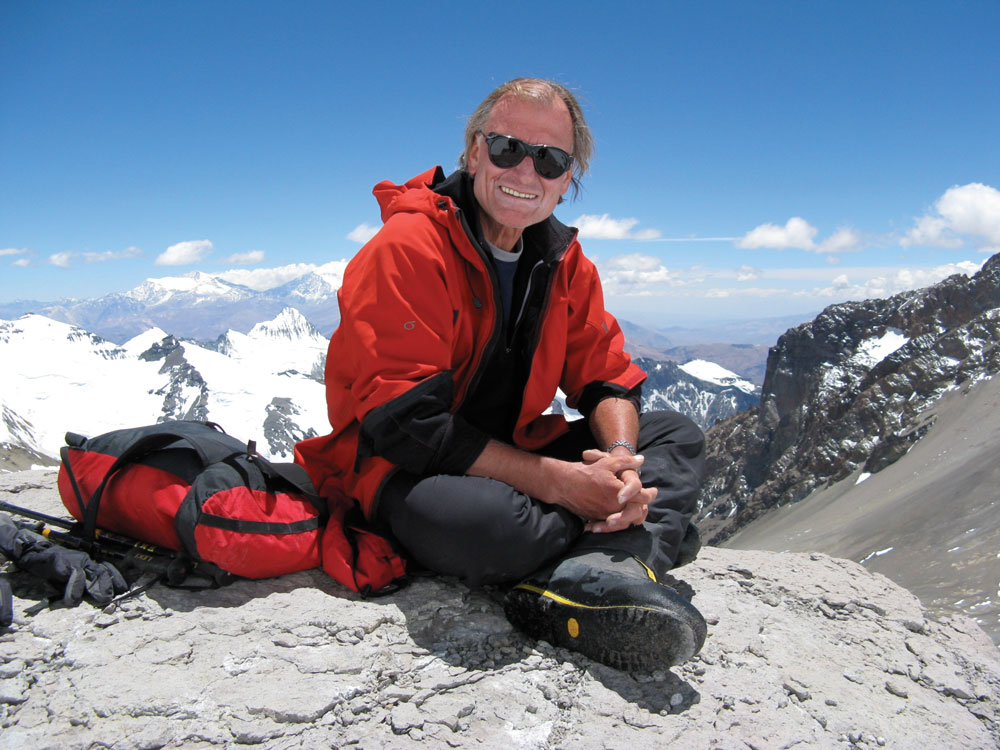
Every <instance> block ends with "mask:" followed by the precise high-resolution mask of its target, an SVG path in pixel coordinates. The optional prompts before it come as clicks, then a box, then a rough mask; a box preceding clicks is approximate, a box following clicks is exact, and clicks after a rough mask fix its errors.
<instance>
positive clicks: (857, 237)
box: [817, 227, 861, 253]
mask: <svg viewBox="0 0 1000 750" xmlns="http://www.w3.org/2000/svg"><path fill="white" fill-rule="evenodd" d="M860 249H861V234H860V233H859V232H858V231H857V230H856V229H852V228H851V227H840V229H838V230H837V231H836V232H834V233H833V234H831V235H830V236H829V237H827V238H826V239H825V240H823V241H822V242H821V243H819V247H818V248H817V252H820V253H851V252H854V251H855V250H860Z"/></svg>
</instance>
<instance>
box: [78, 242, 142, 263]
mask: <svg viewBox="0 0 1000 750" xmlns="http://www.w3.org/2000/svg"><path fill="white" fill-rule="evenodd" d="M139 255H142V250H140V249H139V248H137V247H136V246H135V245H132V246H131V247H127V248H125V249H124V250H105V251H104V252H102V253H92V252H84V253H80V257H81V258H83V261H84V263H104V262H105V261H109V260H120V259H122V258H135V257H138V256H139Z"/></svg>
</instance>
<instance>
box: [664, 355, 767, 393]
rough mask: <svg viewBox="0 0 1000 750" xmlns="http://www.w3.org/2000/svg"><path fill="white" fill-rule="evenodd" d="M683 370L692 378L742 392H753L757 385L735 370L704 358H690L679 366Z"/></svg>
mask: <svg viewBox="0 0 1000 750" xmlns="http://www.w3.org/2000/svg"><path fill="white" fill-rule="evenodd" d="M680 369H682V370H683V371H684V372H686V373H687V374H688V375H690V376H691V377H693V378H698V380H704V381H706V382H708V383H715V384H716V385H722V386H732V387H734V388H738V389H739V390H741V391H743V392H744V393H755V392H756V391H757V387H756V386H755V385H754V384H753V383H751V382H750V381H749V380H746V379H745V378H742V377H740V376H739V375H737V374H736V373H735V372H732V371H731V370H727V369H726V368H725V367H723V366H722V365H718V364H716V363H715V362H709V361H708V360H705V359H692V360H691V361H690V362H686V363H685V364H683V365H681V366H680Z"/></svg>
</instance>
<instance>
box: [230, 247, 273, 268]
mask: <svg viewBox="0 0 1000 750" xmlns="http://www.w3.org/2000/svg"><path fill="white" fill-rule="evenodd" d="M262 260H264V251H263V250H249V251H247V252H245V253H233V254H232V255H230V256H229V257H228V258H223V259H222V260H221V261H219V262H220V263H232V264H234V265H237V266H252V265H253V264H254V263H260V262H261V261H262Z"/></svg>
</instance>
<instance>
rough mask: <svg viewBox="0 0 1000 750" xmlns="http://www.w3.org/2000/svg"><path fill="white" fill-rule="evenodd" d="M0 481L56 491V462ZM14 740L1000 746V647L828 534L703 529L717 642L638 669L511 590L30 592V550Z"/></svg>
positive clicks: (1, 691) (426, 586)
mask: <svg viewBox="0 0 1000 750" xmlns="http://www.w3.org/2000/svg"><path fill="white" fill-rule="evenodd" d="M0 498H3V499H5V500H7V501H8V502H13V503H16V504H19V505H26V506H29V507H34V508H37V509H41V510H45V511H47V512H49V513H53V512H60V511H61V505H60V504H59V501H58V498H57V497H56V493H55V490H54V478H53V475H52V474H51V473H45V472H23V473H18V474H8V475H4V476H0ZM10 578H11V581H12V583H13V586H14V592H15V595H16V598H15V621H14V624H13V625H12V627H10V628H9V629H7V630H6V631H0V749H2V750H7V749H8V748H61V749H63V748H94V747H114V748H120V749H121V750H128V749H131V748H160V747H178V748H180V747H183V748H196V749H205V750H208V748H212V747H240V746H259V747H267V748H321V747H360V748H380V747H409V746H417V747H427V748H438V747H441V748H446V747H479V748H497V749H498V750H499V749H501V748H502V749H503V750H508V749H509V748H584V749H585V750H586V749H589V748H623V747H628V748H644V747H673V748H698V749H701V748H719V749H723V748H725V749H730V748H732V749H736V748H740V749H746V748H757V749H761V750H763V749H764V748H788V747H808V748H847V747H852V746H857V747H869V748H877V747H888V748H915V747H926V748H935V749H937V748H996V747H998V746H1000V651H998V650H997V649H996V647H995V646H994V645H993V644H992V643H991V642H990V640H989V639H988V638H987V637H986V635H985V634H984V633H983V631H982V630H980V629H979V627H978V626H977V625H976V624H975V623H973V622H972V621H971V620H968V619H965V618H962V617H956V618H953V619H949V620H942V621H935V620H932V619H930V618H929V616H928V614H927V612H926V611H925V610H924V609H923V608H922V607H921V605H920V603H919V601H918V600H917V599H916V597H915V596H913V595H912V594H910V593H908V592H907V591H906V590H904V589H902V588H900V587H898V586H897V585H895V584H893V583H892V582H890V581H889V579H887V578H885V577H884V576H882V575H879V574H875V573H871V572H869V571H867V570H865V569H864V568H863V567H862V566H860V565H858V564H856V563H853V562H848V561H845V560H842V559H837V558H831V557H828V556H826V555H821V554H809V553H795V554H793V553H788V554H781V553H775V552H758V551H739V550H728V549H717V548H707V549H705V550H704V551H703V553H702V555H701V556H700V558H699V559H698V560H697V561H696V562H695V563H693V564H691V565H689V566H687V567H685V568H682V569H680V570H678V571H677V578H678V579H679V580H678V583H677V585H678V588H679V589H681V590H683V591H688V592H691V591H693V592H694V599H693V601H694V603H695V604H696V605H697V606H698V607H699V608H700V609H701V610H702V612H703V613H704V614H705V616H706V618H707V620H708V621H709V623H710V626H709V637H708V641H707V643H706V645H705V648H704V649H703V651H702V652H701V654H700V655H699V656H698V657H696V658H695V659H694V660H692V661H691V662H690V663H688V664H686V665H684V666H681V667H678V668H675V669H673V670H663V671H661V672H656V673H653V674H650V675H630V674H625V673H622V672H618V671H616V670H612V669H609V668H606V667H603V666H601V665H598V664H595V663H594V662H591V661H589V660H588V659H586V658H584V657H581V656H578V655H575V654H573V653H571V652H568V651H565V650H561V649H556V648H552V647H551V646H549V645H548V644H547V643H544V642H541V643H539V642H533V641H530V640H528V639H526V638H524V637H523V636H521V635H520V634H518V633H517V632H515V631H513V630H512V629H511V627H510V626H509V625H508V624H507V622H506V620H505V619H504V616H503V612H502V609H501V607H500V605H499V603H498V599H499V597H500V592H499V591H496V590H480V591H470V590H469V589H467V588H465V587H464V586H462V585H459V584H457V583H455V582H453V581H450V580H442V579H437V578H420V579H417V580H415V581H414V582H413V583H412V584H411V585H410V586H409V587H408V588H406V589H404V590H402V591H400V592H398V593H396V594H394V595H392V596H389V597H384V598H381V599H372V600H362V599H360V598H358V597H357V596H356V595H354V594H352V593H351V592H348V591H346V590H345V589H343V588H341V587H339V586H338V585H337V584H335V583H333V582H332V581H331V580H330V579H328V578H326V577H325V576H324V575H323V574H322V573H321V572H319V571H309V572H305V573H299V574H296V575H291V576H286V577H283V578H280V579H272V580H265V581H240V582H237V583H235V584H233V585H230V586H228V587H226V588H223V589H219V590H214V591H205V592H197V593H195V592H187V591H180V590H175V589H167V588H164V587H160V586H158V587H154V588H153V589H151V590H150V591H148V592H147V593H146V594H143V595H140V596H137V597H135V598H133V599H130V600H127V601H125V602H122V603H120V604H119V605H117V606H115V607H113V608H111V609H108V610H106V611H100V610H98V609H95V608H94V607H92V606H90V605H88V604H84V605H81V606H80V607H77V608H73V609H55V610H48V609H46V610H42V611H40V612H38V613H37V614H34V615H31V614H28V613H27V611H26V610H28V609H29V608H30V607H31V606H32V605H34V604H36V602H37V601H38V600H39V599H40V598H41V596H42V595H43V594H44V591H43V590H42V589H40V588H39V587H38V586H36V585H34V584H33V583H31V581H30V580H29V579H28V578H27V577H25V576H24V575H23V574H21V573H18V572H10Z"/></svg>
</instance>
